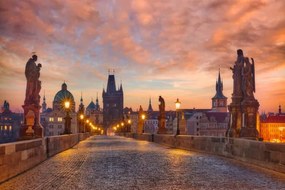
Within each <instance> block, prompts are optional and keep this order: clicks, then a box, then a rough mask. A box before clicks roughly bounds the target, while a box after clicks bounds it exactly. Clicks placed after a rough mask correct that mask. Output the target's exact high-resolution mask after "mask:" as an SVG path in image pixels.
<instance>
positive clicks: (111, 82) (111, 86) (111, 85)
mask: <svg viewBox="0 0 285 190" xmlns="http://www.w3.org/2000/svg"><path fill="white" fill-rule="evenodd" d="M115 92H116V81H115V75H109V77H108V84H107V93H109V94H111V93H115Z"/></svg>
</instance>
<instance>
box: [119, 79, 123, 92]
mask: <svg viewBox="0 0 285 190" xmlns="http://www.w3.org/2000/svg"><path fill="white" fill-rule="evenodd" d="M119 91H121V92H123V85H122V81H121V84H120V88H119Z"/></svg>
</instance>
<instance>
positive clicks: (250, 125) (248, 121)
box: [240, 98, 259, 140]
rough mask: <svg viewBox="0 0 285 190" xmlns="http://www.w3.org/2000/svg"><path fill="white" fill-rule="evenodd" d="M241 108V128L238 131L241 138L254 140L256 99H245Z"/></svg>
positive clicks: (255, 132) (256, 132) (255, 133)
mask: <svg viewBox="0 0 285 190" xmlns="http://www.w3.org/2000/svg"><path fill="white" fill-rule="evenodd" d="M241 107H242V113H243V116H242V127H241V130H240V137H241V138H249V139H254V140H256V139H257V138H258V131H257V127H256V124H257V122H256V119H257V112H258V108H259V103H258V101H257V100H256V99H254V98H252V99H245V100H244V101H242V103H241Z"/></svg>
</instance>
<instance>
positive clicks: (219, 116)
mask: <svg viewBox="0 0 285 190" xmlns="http://www.w3.org/2000/svg"><path fill="white" fill-rule="evenodd" d="M228 124H229V113H227V112H205V113H203V114H202V116H201V119H200V130H199V135H201V136H219V137H224V136H226V132H227V128H228Z"/></svg>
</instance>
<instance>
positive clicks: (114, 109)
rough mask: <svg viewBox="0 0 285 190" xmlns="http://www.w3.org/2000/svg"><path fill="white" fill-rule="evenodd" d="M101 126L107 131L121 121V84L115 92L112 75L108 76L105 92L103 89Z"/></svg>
mask: <svg viewBox="0 0 285 190" xmlns="http://www.w3.org/2000/svg"><path fill="white" fill-rule="evenodd" d="M102 97H103V125H104V128H105V129H107V128H108V127H111V126H112V125H114V124H116V123H118V122H120V121H121V120H122V119H123V108H124V93H123V87H122V84H121V85H120V87H119V89H118V90H116V81H115V76H114V74H109V77H108V83H107V91H105V89H103V93H102ZM105 132H106V130H105Z"/></svg>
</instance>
